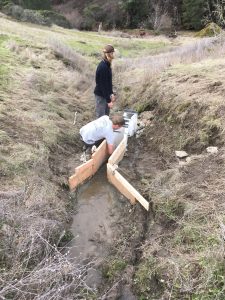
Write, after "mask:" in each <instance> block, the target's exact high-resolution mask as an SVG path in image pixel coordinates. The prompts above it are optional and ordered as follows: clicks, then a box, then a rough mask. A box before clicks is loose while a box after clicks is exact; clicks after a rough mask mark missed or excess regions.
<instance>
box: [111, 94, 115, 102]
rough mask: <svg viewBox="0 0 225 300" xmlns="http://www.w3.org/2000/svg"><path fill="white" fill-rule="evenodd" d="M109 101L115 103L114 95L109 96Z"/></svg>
mask: <svg viewBox="0 0 225 300" xmlns="http://www.w3.org/2000/svg"><path fill="white" fill-rule="evenodd" d="M110 99H111V101H112V102H115V101H116V97H115V95H114V94H112V95H111V96H110Z"/></svg>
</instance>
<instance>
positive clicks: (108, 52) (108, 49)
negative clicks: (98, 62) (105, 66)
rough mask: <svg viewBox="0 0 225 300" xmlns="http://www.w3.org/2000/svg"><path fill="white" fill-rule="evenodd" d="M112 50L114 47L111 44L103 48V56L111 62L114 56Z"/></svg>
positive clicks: (113, 50)
mask: <svg viewBox="0 0 225 300" xmlns="http://www.w3.org/2000/svg"><path fill="white" fill-rule="evenodd" d="M114 52H115V49H114V47H113V46H112V45H106V46H105V47H104V49H103V58H104V59H106V60H108V61H109V62H110V63H111V61H112V60H113V58H114Z"/></svg>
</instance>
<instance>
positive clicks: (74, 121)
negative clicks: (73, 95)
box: [73, 111, 77, 125]
mask: <svg viewBox="0 0 225 300" xmlns="http://www.w3.org/2000/svg"><path fill="white" fill-rule="evenodd" d="M76 121H77V111H76V112H75V113H74V120H73V125H75V124H76Z"/></svg>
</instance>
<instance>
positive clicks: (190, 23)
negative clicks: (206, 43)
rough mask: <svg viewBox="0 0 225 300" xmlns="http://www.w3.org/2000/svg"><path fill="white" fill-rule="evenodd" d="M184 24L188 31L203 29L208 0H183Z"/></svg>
mask: <svg viewBox="0 0 225 300" xmlns="http://www.w3.org/2000/svg"><path fill="white" fill-rule="evenodd" d="M182 9H183V15H182V18H183V24H184V26H185V27H186V28H187V29H197V30H198V29H201V28H202V27H203V20H204V18H205V17H206V16H207V12H208V9H207V1H206V0H183V5H182Z"/></svg>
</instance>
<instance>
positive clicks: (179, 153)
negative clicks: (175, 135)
mask: <svg viewBox="0 0 225 300" xmlns="http://www.w3.org/2000/svg"><path fill="white" fill-rule="evenodd" d="M175 154H176V157H178V158H185V157H187V156H188V154H187V152H186V151H175Z"/></svg>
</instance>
